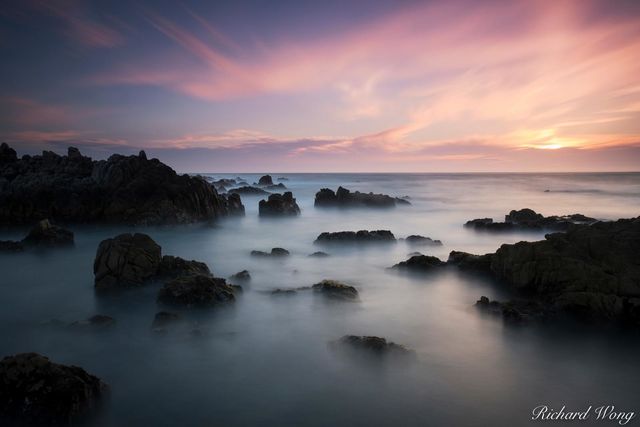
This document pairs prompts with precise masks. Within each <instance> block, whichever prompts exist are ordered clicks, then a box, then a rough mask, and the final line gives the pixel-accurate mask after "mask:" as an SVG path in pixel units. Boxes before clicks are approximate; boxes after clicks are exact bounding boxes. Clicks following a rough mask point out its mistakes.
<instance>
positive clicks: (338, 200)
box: [314, 187, 410, 208]
mask: <svg viewBox="0 0 640 427" xmlns="http://www.w3.org/2000/svg"><path fill="white" fill-rule="evenodd" d="M397 204H410V203H409V202H408V201H407V200H405V199H400V198H398V197H391V196H387V195H386V194H374V193H361V192H359V191H356V192H354V193H352V192H351V191H349V190H347V189H346V188H344V187H339V188H338V190H337V191H336V192H334V191H333V190H331V189H329V188H323V189H321V190H320V191H318V192H317V193H316V197H315V202H314V206H316V207H342V208H350V207H372V208H390V207H394V206H396V205H397Z"/></svg>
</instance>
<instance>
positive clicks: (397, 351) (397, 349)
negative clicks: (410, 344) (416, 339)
mask: <svg viewBox="0 0 640 427" xmlns="http://www.w3.org/2000/svg"><path fill="white" fill-rule="evenodd" d="M329 348H331V349H332V350H337V351H349V352H357V353H361V354H367V355H371V356H375V357H383V356H400V357H403V358H404V357H410V358H415V352H414V351H412V350H409V349H407V348H406V347H405V346H403V345H400V344H396V343H393V342H390V341H387V340H386V339H385V338H380V337H375V336H357V335H345V336H343V337H342V338H340V339H339V340H337V341H332V342H330V343H329Z"/></svg>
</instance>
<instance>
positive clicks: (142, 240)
mask: <svg viewBox="0 0 640 427" xmlns="http://www.w3.org/2000/svg"><path fill="white" fill-rule="evenodd" d="M161 262H162V256H161V248H160V246H159V245H158V244H157V243H156V242H154V241H153V239H152V238H151V237H149V236H148V235H146V234H141V233H136V234H128V233H127V234H120V235H119V236H116V237H114V238H112V239H107V240H103V241H102V242H100V245H99V246H98V251H97V253H96V259H95V261H94V263H93V274H94V275H95V287H96V289H97V290H112V289H117V288H127V287H135V286H141V285H143V284H144V283H145V282H146V281H148V280H151V279H152V278H154V277H155V276H156V274H157V272H158V268H159V267H160V264H161Z"/></svg>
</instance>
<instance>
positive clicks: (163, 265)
mask: <svg viewBox="0 0 640 427" xmlns="http://www.w3.org/2000/svg"><path fill="white" fill-rule="evenodd" d="M188 274H203V275H209V276H210V275H212V273H211V271H210V270H209V267H208V266H207V264H205V263H204V262H200V261H195V260H191V261H187V260H185V259H183V258H180V257H176V256H171V255H165V256H163V257H162V261H160V265H158V270H157V272H156V273H155V275H156V276H159V277H162V278H175V277H179V276H184V275H188Z"/></svg>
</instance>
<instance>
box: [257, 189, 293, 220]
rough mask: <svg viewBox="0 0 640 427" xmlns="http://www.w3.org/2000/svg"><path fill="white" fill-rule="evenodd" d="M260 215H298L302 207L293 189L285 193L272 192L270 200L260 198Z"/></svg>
mask: <svg viewBox="0 0 640 427" xmlns="http://www.w3.org/2000/svg"><path fill="white" fill-rule="evenodd" d="M258 212H259V215H260V216H296V215H300V207H299V206H298V204H297V203H296V199H295V198H294V197H293V193H291V191H287V192H286V193H284V194H271V195H270V196H269V198H268V200H260V203H259V204H258Z"/></svg>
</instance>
